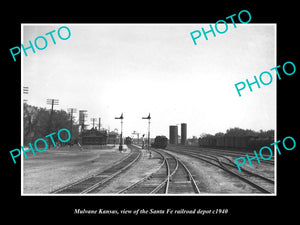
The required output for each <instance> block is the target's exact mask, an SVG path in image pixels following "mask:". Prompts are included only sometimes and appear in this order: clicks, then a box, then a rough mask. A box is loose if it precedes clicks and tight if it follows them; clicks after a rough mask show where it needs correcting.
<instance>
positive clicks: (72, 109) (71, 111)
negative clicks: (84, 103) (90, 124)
mask: <svg viewBox="0 0 300 225" xmlns="http://www.w3.org/2000/svg"><path fill="white" fill-rule="evenodd" d="M67 110H68V112H69V113H70V115H71V125H70V128H71V129H70V132H71V137H73V134H72V130H73V129H72V128H73V113H76V112H77V109H75V108H68V109H67ZM69 143H70V145H71V142H69Z"/></svg>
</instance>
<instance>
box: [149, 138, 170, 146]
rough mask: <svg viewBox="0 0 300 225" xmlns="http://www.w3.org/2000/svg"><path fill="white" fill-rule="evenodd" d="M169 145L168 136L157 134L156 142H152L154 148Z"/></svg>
mask: <svg viewBox="0 0 300 225" xmlns="http://www.w3.org/2000/svg"><path fill="white" fill-rule="evenodd" d="M167 145H168V138H167V137H166V136H156V137H155V139H154V143H152V145H151V146H152V147H153V148H166V147H167Z"/></svg>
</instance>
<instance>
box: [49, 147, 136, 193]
mask: <svg viewBox="0 0 300 225" xmlns="http://www.w3.org/2000/svg"><path fill="white" fill-rule="evenodd" d="M130 149H131V153H129V155H128V156H127V157H125V158H124V159H122V160H120V161H118V162H117V163H115V164H113V165H112V166H111V167H109V168H107V169H106V170H104V171H102V172H101V173H98V174H94V175H92V176H89V177H86V178H84V179H81V180H79V181H76V182H74V183H71V184H68V185H66V186H64V187H61V188H59V189H57V190H55V191H53V192H51V193H52V194H89V193H97V192H98V191H99V190H100V189H102V188H103V187H104V186H105V185H107V184H108V183H109V182H110V181H111V180H112V179H113V178H115V177H117V176H118V175H120V174H121V173H122V172H125V171H126V170H127V169H129V168H130V167H131V166H132V165H133V164H135V163H136V162H137V161H138V160H139V159H140V157H141V151H140V149H139V148H137V147H135V146H130Z"/></svg>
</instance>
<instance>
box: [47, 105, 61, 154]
mask: <svg viewBox="0 0 300 225" xmlns="http://www.w3.org/2000/svg"><path fill="white" fill-rule="evenodd" d="M58 101H59V100H58V99H47V105H51V111H50V118H49V124H48V126H49V127H48V130H49V133H51V129H52V115H53V106H54V105H58V104H59V103H58ZM48 146H49V149H50V139H49V144H48Z"/></svg>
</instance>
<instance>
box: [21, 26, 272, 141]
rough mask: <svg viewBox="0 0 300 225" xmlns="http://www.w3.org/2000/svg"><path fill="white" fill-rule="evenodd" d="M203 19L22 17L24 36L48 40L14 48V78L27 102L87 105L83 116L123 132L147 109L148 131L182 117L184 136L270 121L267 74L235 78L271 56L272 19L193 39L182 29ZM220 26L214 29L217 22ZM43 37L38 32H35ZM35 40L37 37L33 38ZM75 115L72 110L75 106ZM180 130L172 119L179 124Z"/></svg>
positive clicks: (263, 66)
mask: <svg viewBox="0 0 300 225" xmlns="http://www.w3.org/2000/svg"><path fill="white" fill-rule="evenodd" d="M61 26H68V27H69V28H70V30H71V37H70V38H69V39H67V40H61V39H59V38H58V36H57V33H56V32H55V33H53V36H54V38H55V40H56V45H54V44H53V43H52V41H51V39H50V37H49V36H45V33H47V32H50V31H52V30H54V29H55V30H56V31H57V30H58V28H59V27H61ZM202 27H204V28H206V30H208V28H209V25H208V24H160V25H158V24H123V25H122V24H113V25H112V24H93V25H88V24H78V25H76V24H54V25H34V24H23V41H22V43H23V44H24V46H25V47H26V46H29V44H28V41H29V40H31V41H32V42H34V39H35V38H36V37H37V36H45V37H47V39H48V46H47V48H46V49H45V50H42V51H39V50H36V53H35V54H33V53H32V52H31V50H28V56H27V57H25V55H24V54H23V58H22V60H23V62H22V63H23V72H22V76H23V86H28V87H29V94H28V95H26V96H25V98H26V99H28V103H29V104H32V105H35V106H39V107H47V108H50V106H49V105H46V99H47V98H57V99H59V106H55V109H64V110H66V109H67V108H71V107H72V108H77V110H80V109H86V110H88V122H90V118H92V117H96V118H98V117H101V119H102V124H103V126H104V127H105V128H108V127H109V128H110V130H113V129H114V128H117V129H119V130H120V121H119V120H115V119H114V117H116V116H120V114H121V113H122V112H123V113H124V135H126V136H127V135H131V133H132V132H133V131H134V130H136V131H138V132H140V133H146V132H147V121H146V120H142V119H141V117H143V116H147V115H148V113H149V112H151V116H152V120H151V133H152V135H151V136H152V137H155V136H156V135H162V134H163V135H166V136H169V125H176V124H180V123H183V122H184V123H187V127H188V137H191V136H192V135H195V136H199V135H200V134H201V133H211V134H215V133H216V132H225V131H226V129H228V128H231V127H240V128H244V129H253V130H260V129H263V130H268V129H275V126H276V122H275V120H276V82H275V80H276V79H275V77H276V76H275V72H274V71H272V72H271V73H272V74H273V78H274V79H273V82H272V84H270V85H268V86H263V85H261V88H260V89H258V88H257V87H256V86H253V89H254V91H253V92H250V91H249V90H246V89H245V90H244V91H242V92H241V94H242V97H239V96H238V94H237V91H236V89H235V87H234V84H236V83H238V82H241V81H244V82H245V80H246V79H249V80H250V81H254V79H253V76H254V75H256V76H259V75H260V73H261V72H262V71H269V69H270V68H273V67H275V66H276V60H275V57H276V48H275V44H276V43H275V42H276V27H275V25H266V24H265V25H262V24H259V25H258V24H247V25H246V24H237V28H233V26H232V24H229V28H228V31H227V32H226V33H224V34H219V33H216V37H213V36H212V34H211V33H208V34H207V35H208V38H209V40H205V39H204V38H200V39H198V40H197V43H198V44H197V45H196V46H195V45H194V43H193V41H192V39H191V36H190V32H192V31H194V30H198V29H201V28H202ZM220 30H221V29H220ZM41 43H42V42H41ZM41 45H42V44H41ZM76 116H77V119H78V113H77V115H76ZM179 130H180V127H179Z"/></svg>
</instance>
